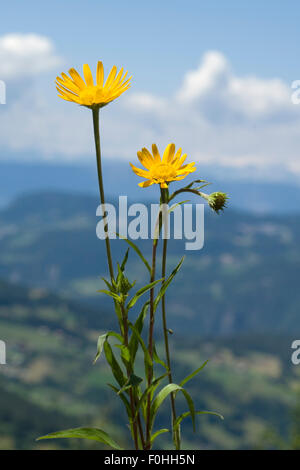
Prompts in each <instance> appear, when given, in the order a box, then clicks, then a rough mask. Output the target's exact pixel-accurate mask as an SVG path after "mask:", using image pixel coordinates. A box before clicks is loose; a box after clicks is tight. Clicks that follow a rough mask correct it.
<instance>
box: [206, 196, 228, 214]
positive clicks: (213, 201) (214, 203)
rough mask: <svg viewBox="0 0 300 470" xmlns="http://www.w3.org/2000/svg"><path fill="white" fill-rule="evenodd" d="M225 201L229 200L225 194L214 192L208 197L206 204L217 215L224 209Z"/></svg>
mask: <svg viewBox="0 0 300 470" xmlns="http://www.w3.org/2000/svg"><path fill="white" fill-rule="evenodd" d="M227 199H229V198H228V196H227V194H226V193H220V192H216V193H211V194H209V195H208V197H207V202H208V205H209V207H211V208H212V209H213V210H214V211H215V212H216V213H217V214H218V213H219V211H223V210H224V208H225V207H226V201H227Z"/></svg>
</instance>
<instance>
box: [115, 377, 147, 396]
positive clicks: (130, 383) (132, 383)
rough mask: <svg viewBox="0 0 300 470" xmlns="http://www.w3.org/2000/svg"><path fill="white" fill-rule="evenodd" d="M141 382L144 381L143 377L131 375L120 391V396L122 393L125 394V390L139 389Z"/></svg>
mask: <svg viewBox="0 0 300 470" xmlns="http://www.w3.org/2000/svg"><path fill="white" fill-rule="evenodd" d="M141 382H143V379H142V378H141V377H138V376H137V375H135V374H131V376H130V377H129V379H128V380H127V382H126V383H125V385H124V387H122V388H121V389H120V390H119V391H118V395H120V393H123V392H124V391H125V390H128V389H129V388H133V387H137V386H138V385H139V384H140V383H141Z"/></svg>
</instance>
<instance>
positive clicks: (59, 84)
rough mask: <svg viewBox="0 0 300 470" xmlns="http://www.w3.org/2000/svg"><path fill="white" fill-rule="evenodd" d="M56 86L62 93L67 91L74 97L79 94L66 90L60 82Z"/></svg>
mask: <svg viewBox="0 0 300 470" xmlns="http://www.w3.org/2000/svg"><path fill="white" fill-rule="evenodd" d="M56 85H57V86H58V88H60V90H62V91H64V92H65V91H67V92H68V93H70V94H71V95H74V96H78V94H77V93H74V92H73V91H71V90H70V89H68V88H66V87H65V86H63V85H61V83H60V82H56Z"/></svg>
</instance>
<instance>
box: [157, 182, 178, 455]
mask: <svg viewBox="0 0 300 470" xmlns="http://www.w3.org/2000/svg"><path fill="white" fill-rule="evenodd" d="M161 202H162V204H168V203H169V191H168V189H161ZM167 248H168V239H167V238H164V241H163V253H162V272H161V277H162V279H165V277H166V264H167ZM162 282H163V281H162ZM161 305H162V321H163V330H164V341H165V351H166V360H167V366H168V379H169V383H173V378H172V370H171V358H170V348H169V336H168V335H169V333H168V328H167V315H166V298H165V295H164V296H163V297H162V299H161ZM170 400H171V411H172V427H173V426H174V423H175V421H176V417H177V415H176V405H175V394H174V393H171V394H170ZM174 441H175V446H176V450H180V444H181V443H180V431H179V430H177V431H176V433H175V434H174Z"/></svg>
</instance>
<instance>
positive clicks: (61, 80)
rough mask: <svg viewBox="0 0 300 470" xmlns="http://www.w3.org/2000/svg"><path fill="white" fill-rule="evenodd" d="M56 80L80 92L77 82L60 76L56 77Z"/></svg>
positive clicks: (75, 91)
mask: <svg viewBox="0 0 300 470" xmlns="http://www.w3.org/2000/svg"><path fill="white" fill-rule="evenodd" d="M56 80H57V82H58V83H59V85H62V86H63V87H64V88H67V89H69V90H71V91H73V92H74V93H76V94H78V92H79V88H78V86H77V85H75V83H74V82H72V81H71V80H70V79H69V80H63V79H62V78H60V77H56Z"/></svg>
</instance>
